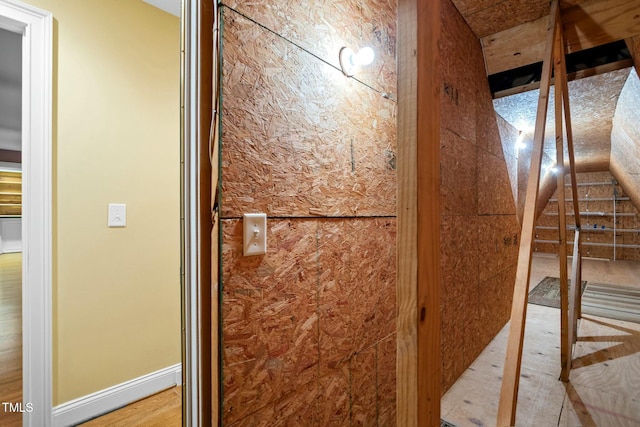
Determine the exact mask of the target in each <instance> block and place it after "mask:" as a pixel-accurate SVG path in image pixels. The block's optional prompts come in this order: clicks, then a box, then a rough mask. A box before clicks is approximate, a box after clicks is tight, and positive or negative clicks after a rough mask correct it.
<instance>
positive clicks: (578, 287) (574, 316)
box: [569, 230, 582, 357]
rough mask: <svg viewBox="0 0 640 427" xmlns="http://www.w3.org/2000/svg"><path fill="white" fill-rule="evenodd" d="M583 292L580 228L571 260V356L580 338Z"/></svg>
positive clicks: (577, 231)
mask: <svg viewBox="0 0 640 427" xmlns="http://www.w3.org/2000/svg"><path fill="white" fill-rule="evenodd" d="M581 292H582V278H581V277H580V230H576V234H575V236H574V239H573V259H572V260H571V293H570V299H569V319H570V321H571V325H570V328H571V331H572V335H571V339H570V340H569V350H570V352H569V356H570V357H572V354H571V345H573V344H575V343H576V341H577V338H578V300H579V297H578V295H579V294H580V293H581Z"/></svg>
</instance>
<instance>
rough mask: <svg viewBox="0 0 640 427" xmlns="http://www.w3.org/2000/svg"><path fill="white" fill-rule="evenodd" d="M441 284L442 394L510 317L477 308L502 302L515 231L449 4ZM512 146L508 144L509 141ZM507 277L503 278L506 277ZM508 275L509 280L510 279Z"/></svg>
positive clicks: (472, 47) (508, 191) (492, 138)
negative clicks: (487, 299)
mask: <svg viewBox="0 0 640 427" xmlns="http://www.w3.org/2000/svg"><path fill="white" fill-rule="evenodd" d="M442 22H443V27H442V31H443V38H442V40H441V46H440V48H441V49H442V51H443V52H444V53H443V55H442V71H441V72H442V74H441V76H442V77H441V81H442V91H441V102H440V104H441V109H442V110H441V111H442V118H441V132H440V134H441V161H440V178H441V191H440V197H441V226H440V236H441V279H442V291H441V295H442V303H441V315H442V346H441V355H442V365H443V372H442V384H443V392H445V391H446V390H447V389H448V388H449V387H450V386H451V385H452V384H453V383H454V382H455V380H456V379H457V378H458V377H459V376H460V375H461V374H462V373H463V372H464V370H465V369H466V368H467V367H468V366H469V365H470V364H471V363H472V362H473V360H474V359H475V358H476V357H477V356H478V355H479V354H480V352H481V351H482V349H483V348H484V347H485V346H486V345H487V344H488V343H489V342H490V341H491V339H492V338H493V336H494V335H495V333H496V332H497V330H495V328H494V327H493V326H492V327H491V331H492V333H493V335H492V334H490V333H487V332H486V331H485V330H486V327H485V325H496V324H499V323H500V324H501V325H504V324H505V323H506V322H507V320H508V318H509V313H508V312H504V311H503V310H493V311H491V310H481V296H480V294H481V293H482V290H481V289H480V286H481V283H484V286H485V288H487V289H486V290H485V292H488V293H489V294H491V295H493V296H494V297H496V298H502V301H497V300H495V301H493V304H494V305H497V306H500V307H502V305H503V304H506V303H509V301H510V298H511V291H510V290H509V292H505V290H506V289H507V288H509V287H510V289H512V288H513V283H514V281H515V274H513V275H511V273H510V272H511V270H512V269H513V267H514V266H515V264H516V262H517V258H516V256H517V242H518V241H519V226H518V221H517V217H516V206H515V202H514V196H513V187H512V184H511V180H510V178H509V166H508V163H509V162H511V168H512V172H513V174H514V175H515V173H516V171H515V168H516V161H515V152H514V151H513V149H512V148H511V147H509V146H503V144H502V142H501V139H500V133H499V127H498V123H497V118H496V114H495V112H494V109H493V105H492V101H491V93H490V91H489V87H488V83H487V81H486V77H485V73H484V63H483V58H482V50H481V47H480V43H479V41H478V39H477V38H476V37H475V36H474V34H473V32H472V31H471V30H470V29H469V27H468V26H467V25H466V24H465V22H464V20H463V19H462V17H461V16H460V14H459V13H458V12H457V10H456V9H455V7H454V6H453V5H452V4H451V3H450V1H449V0H444V1H443V7H442ZM513 142H515V140H514V141H513ZM507 276H509V277H507ZM511 276H513V277H511Z"/></svg>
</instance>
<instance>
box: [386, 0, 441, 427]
mask: <svg viewBox="0 0 640 427" xmlns="http://www.w3.org/2000/svg"><path fill="white" fill-rule="evenodd" d="M398 23H399V25H398V73H399V74H398V240H397V241H398V249H397V250H398V284H397V295H398V318H397V332H398V338H397V339H398V357H397V391H398V394H397V399H398V402H397V425H401V426H407V427H413V426H435V425H440V381H441V375H440V370H441V367H440V366H441V361H440V277H439V274H440V233H439V230H440V205H439V199H440V110H439V106H440V56H439V48H438V44H439V37H440V2H437V1H434V2H432V1H428V2H423V1H418V0H400V2H399V3H398Z"/></svg>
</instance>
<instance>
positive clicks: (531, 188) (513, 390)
mask: <svg viewBox="0 0 640 427" xmlns="http://www.w3.org/2000/svg"><path fill="white" fill-rule="evenodd" d="M558 13H559V7H558V0H553V2H552V3H551V15H550V20H549V26H548V34H547V43H546V46H547V47H546V51H545V56H544V61H543V63H542V79H541V81H540V97H539V98H538V110H537V115H536V126H535V131H534V137H533V149H532V151H531V170H530V172H529V181H528V183H527V196H526V199H525V207H524V216H523V220H522V234H521V238H520V250H519V253H518V265H517V272H516V282H515V286H514V290H513V303H512V306H511V324H510V328H509V339H508V341H507V354H506V358H505V363H504V373H503V376H502V387H501V389H500V402H499V404H498V419H497V426H498V427H504V426H513V425H515V421H516V407H517V403H518V386H519V379H520V368H521V363H522V345H523V341H524V327H525V321H526V317H527V295H528V293H529V292H528V291H529V279H530V277H531V255H532V252H533V240H534V231H535V229H534V227H535V211H536V200H537V198H538V190H539V184H540V167H541V165H542V145H543V142H544V131H545V125H546V117H547V103H548V99H549V88H550V83H551V67H552V63H553V43H554V39H555V32H556V28H557V27H556V25H555V22H556V19H557V15H558Z"/></svg>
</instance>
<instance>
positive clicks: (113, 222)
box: [108, 203, 127, 227]
mask: <svg viewBox="0 0 640 427" xmlns="http://www.w3.org/2000/svg"><path fill="white" fill-rule="evenodd" d="M108 225H109V227H126V226H127V205H125V204H123V203H109V217H108Z"/></svg>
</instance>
